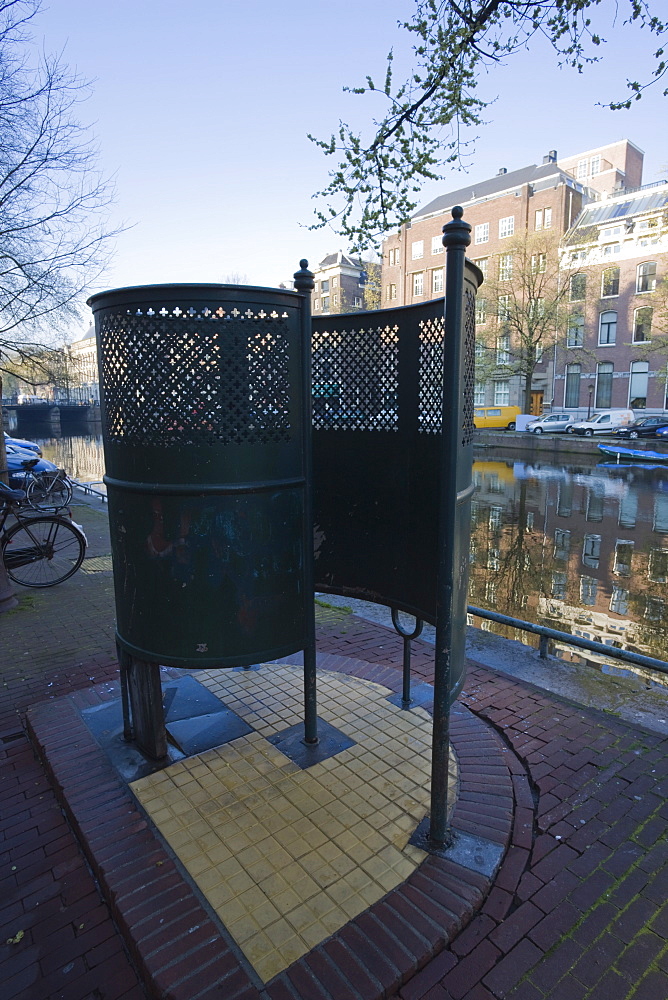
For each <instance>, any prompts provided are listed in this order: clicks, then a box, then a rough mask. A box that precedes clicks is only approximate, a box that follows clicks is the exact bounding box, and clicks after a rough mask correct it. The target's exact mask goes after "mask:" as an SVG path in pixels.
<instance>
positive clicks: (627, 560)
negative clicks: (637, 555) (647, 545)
mask: <svg viewBox="0 0 668 1000" xmlns="http://www.w3.org/2000/svg"><path fill="white" fill-rule="evenodd" d="M632 555H633V542H627V541H625V540H624V539H622V538H618V539H617V541H616V542H615V562H614V564H613V567H612V572H613V573H614V574H615V575H616V576H631V557H632Z"/></svg>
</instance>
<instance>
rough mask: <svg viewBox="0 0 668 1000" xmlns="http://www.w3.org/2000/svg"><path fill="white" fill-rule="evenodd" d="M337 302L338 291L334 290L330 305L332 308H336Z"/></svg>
mask: <svg viewBox="0 0 668 1000" xmlns="http://www.w3.org/2000/svg"><path fill="white" fill-rule="evenodd" d="M338 304H339V294H338V292H335V293H334V295H332V306H333V307H334V309H336V307H337V306H338Z"/></svg>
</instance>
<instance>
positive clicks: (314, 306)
mask: <svg viewBox="0 0 668 1000" xmlns="http://www.w3.org/2000/svg"><path fill="white" fill-rule="evenodd" d="M313 308H314V309H319V308H320V299H314V300H313Z"/></svg>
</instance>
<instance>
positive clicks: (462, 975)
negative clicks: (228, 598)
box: [0, 506, 668, 1000]
mask: <svg viewBox="0 0 668 1000" xmlns="http://www.w3.org/2000/svg"><path fill="white" fill-rule="evenodd" d="M74 517H75V520H77V521H81V522H82V523H83V524H84V526H85V528H86V531H87V533H88V536H89V541H90V543H91V544H90V548H89V553H88V558H87V559H86V561H85V563H84V566H83V569H82V571H80V572H79V573H78V574H76V575H75V576H74V577H73V578H72V579H71V580H68V581H66V582H65V583H64V584H61V585H60V586H59V587H57V588H53V589H52V590H46V591H22V593H21V604H20V606H19V608H18V609H16V610H15V611H13V612H9V613H8V614H5V615H3V616H2V618H0V633H1V634H2V638H3V643H2V650H1V651H0V663H1V664H2V677H3V688H2V699H1V701H0V738H1V740H2V749H1V750H0V754H1V759H2V765H3V766H2V770H1V772H0V773H1V775H2V800H1V801H2V813H1V816H2V818H1V819H0V838H1V839H0V843H1V844H2V853H3V861H4V865H3V875H2V895H1V896H0V914H1V916H0V923H1V924H2V929H1V931H0V941H2V942H3V944H2V945H0V952H1V955H2V958H1V960H2V972H3V990H2V996H3V997H6V998H7V1000H51V998H53V1000H55V998H56V997H58V998H63V1000H121V998H124V1000H139V998H143V997H145V996H149V995H155V996H164V997H167V996H170V997H172V996H173V997H175V998H176V997H179V998H181V997H182V998H183V1000H196V998H200V997H201V998H204V997H206V998H207V1000H208V998H213V997H218V998H220V1000H223V998H224V1000H237V998H239V1000H240V998H242V997H243V998H248V1000H250V998H251V997H256V998H263V1000H264V998H271V1000H349V998H350V1000H358V998H367V1000H375V998H380V997H392V998H401V1000H421V998H425V1000H501V998H506V997H507V998H512V1000H544V998H551V1000H585V998H586V1000H666V998H668V944H667V940H666V939H667V938H668V904H667V903H666V902H665V900H666V898H667V892H666V890H667V888H668V865H667V861H668V844H667V842H666V839H665V829H666V818H667V811H668V806H666V804H665V797H666V790H667V789H668V782H667V781H666V777H667V773H668V772H667V768H666V755H667V752H668V742H667V741H666V739H665V738H664V737H662V736H661V735H660V734H657V733H653V732H649V731H646V730H643V729H641V728H639V727H636V726H633V725H630V724H627V723H624V722H621V721H620V720H619V719H617V718H615V717H614V716H611V715H609V714H607V713H602V712H598V711H596V710H594V709H586V708H582V707H581V706H578V705H576V704H573V703H570V702H567V701H565V700H562V699H560V698H559V697H557V696H555V695H552V694H547V693H546V692H544V691H542V690H540V689H538V688H536V687H533V686H532V685H531V684H528V683H526V682H525V681H520V680H517V679H515V678H511V677H508V676H506V675H503V674H500V673H495V672H494V671H492V670H490V669H488V668H486V667H482V666H480V665H477V664H475V663H470V664H469V671H468V676H467V683H466V685H465V693H464V694H463V696H462V698H461V707H460V708H459V709H458V710H457V712H456V713H455V717H454V719H455V721H454V725H453V731H454V734H455V739H456V741H457V742H456V748H457V752H458V757H459V760H460V765H461V776H460V780H461V785H462V796H461V802H460V803H459V804H458V808H459V813H458V814H457V816H456V824H457V825H458V828H460V829H462V830H464V829H466V825H467V823H468V824H469V829H470V830H471V831H473V830H474V828H475V829H478V831H479V832H481V833H482V834H483V835H484V836H485V837H486V839H487V840H489V841H490V842H492V840H493V838H494V837H495V836H496V838H497V841H496V842H497V843H502V845H503V847H504V849H505V853H504V855H503V860H502V862H501V864H500V867H499V868H498V871H496V872H495V874H494V876H493V879H492V881H491V884H490V882H489V879H485V877H484V876H481V875H478V874H476V873H475V872H473V873H472V874H471V875H470V876H467V875H466V873H465V872H464V873H462V870H461V869H456V866H454V865H452V864H451V863H450V862H448V861H443V862H439V860H438V859H433V858H427V859H426V860H424V861H422V862H421V863H418V867H417V868H416V869H415V871H414V873H413V874H412V875H410V876H409V877H407V878H406V879H405V881H404V882H403V883H402V884H401V885H399V886H396V887H395V888H394V889H390V891H389V892H388V894H387V895H386V896H384V897H383V898H380V899H378V900H376V899H375V898H373V897H371V896H370V897H369V899H370V900H371V902H370V905H369V908H368V909H367V910H365V911H364V912H362V913H357V914H356V915H355V916H353V917H352V918H351V920H350V922H349V923H348V924H347V925H345V926H344V927H342V928H341V929H339V930H337V931H335V932H334V934H333V935H332V937H330V938H328V939H325V940H324V941H322V942H320V943H317V944H316V945H315V946H314V947H313V949H312V951H311V952H310V953H306V954H305V955H304V956H303V957H302V958H300V959H299V960H298V961H295V962H294V964H293V965H289V966H288V967H287V968H286V969H285V970H284V971H282V972H280V973H279V974H278V975H276V976H275V978H273V979H271V980H265V981H264V982H263V981H262V977H261V976H260V977H259V976H258V975H257V973H256V970H255V969H254V968H253V967H251V966H252V962H251V961H250V960H249V959H248V955H247V954H245V953H242V952H243V948H242V947H241V948H240V947H238V946H237V944H236V943H235V940H234V939H233V938H232V937H231V936H230V934H229V933H228V930H229V928H227V927H226V926H224V925H225V924H226V923H227V922H230V923H231V910H229V909H226V908H225V905H224V904H221V909H220V911H217V910H216V908H215V905H214V904H212V903H211V901H210V899H208V897H207V896H206V893H205V892H204V890H203V889H202V886H201V885H200V883H199V882H197V880H196V877H195V876H194V875H193V874H192V873H189V871H188V870H187V867H186V865H185V863H184V862H183V859H181V858H180V857H179V856H178V850H177V849H176V848H175V847H174V846H172V845H171V844H170V842H169V841H168V838H167V836H166V835H165V834H163V833H160V832H159V831H158V828H157V826H156V823H158V822H159V820H160V817H156V821H155V823H154V822H153V820H152V819H149V818H148V813H147V812H145V811H144V808H143V807H142V806H140V805H139V803H138V801H137V800H136V798H135V797H133V796H132V793H131V792H130V791H128V789H127V786H125V787H123V788H122V789H120V790H119V787H118V786H119V781H118V779H117V778H113V780H112V778H110V776H109V765H108V764H107V763H106V760H103V759H102V758H103V756H104V755H102V754H101V751H99V748H98V747H97V746H96V745H95V743H94V741H93V740H92V738H91V737H90V735H89V734H88V733H87V732H86V731H85V726H83V724H82V723H81V721H80V718H81V717H80V715H79V714H77V711H76V708H77V706H79V708H80V707H81V706H84V705H86V704H92V703H96V702H103V701H104V699H105V698H108V697H112V695H113V692H114V685H115V682H116V678H117V666H116V662H115V650H114V636H113V583H112V577H111V572H110V561H109V559H108V553H109V545H108V533H107V525H106V515H105V513H104V512H100V511H96V510H95V509H94V508H92V507H90V506H82V507H77V508H75V510H74ZM318 618H319V620H318V653H319V670H320V671H321V674H322V678H323V680H322V682H321V683H322V685H323V687H326V686H327V683H328V682H327V678H328V677H329V676H331V677H332V682H333V684H334V685H335V686H336V685H337V684H339V683H344V682H345V679H346V678H349V679H350V680H351V682H352V683H354V684H366V685H369V684H372V685H375V686H377V685H382V686H383V688H387V689H389V690H395V691H396V690H400V686H401V662H402V644H401V639H400V638H399V637H398V636H397V635H396V634H395V633H394V632H393V630H391V629H389V628H384V627H383V626H382V625H377V624H373V623H370V622H368V621H361V620H360V619H358V618H355V616H353V615H350V614H347V613H346V612H344V611H342V610H340V609H335V608H320V609H319V613H318ZM291 662H292V663H295V662H297V661H296V659H295V658H291ZM432 663H433V647H430V646H429V645H428V644H426V643H422V642H420V641H419V640H418V641H416V642H415V643H414V656H413V670H414V683H415V684H418V683H419V682H425V683H430V682H431V680H432V679H433V675H432ZM221 673H225V674H227V675H228V676H230V674H231V672H229V671H227V672H221ZM179 676H183V675H182V674H181V675H179ZM193 676H195V677H197V676H198V675H193ZM340 678H343V681H341V680H339V679H340ZM31 706H33V708H32V711H31V713H30V719H31V722H30V725H31V732H32V734H33V739H34V740H35V741H36V742H40V743H41V744H42V750H44V751H45V754H46V758H47V763H46V765H45V764H44V763H43V761H41V760H40V759H38V758H37V757H36V755H35V750H36V745H35V743H33V742H31V738H30V737H29V735H28V728H27V724H26V713H27V711H28V709H29V708H31ZM34 706H39V707H37V708H35V707H34ZM369 711H370V712H371V709H370V710H369ZM374 714H375V709H374ZM406 717H407V716H406V713H404V715H403V718H404V719H405V718H406ZM365 752H366V751H365ZM332 760H333V761H335V760H336V758H332ZM328 767H330V765H329V764H328V765H327V767H326V768H325V769H327V768H328ZM301 773H302V774H306V775H309V771H305V772H301ZM297 778H299V775H297ZM177 783H178V782H177ZM149 784H150V782H149ZM359 787H360V786H359V785H358V788H359ZM365 789H366V785H364V784H363V785H362V787H361V794H357V795H356V796H355V799H356V800H359V802H360V803H361V805H359V808H360V809H363V806H364V794H365ZM77 790H78V791H77ZM416 794H417V793H416ZM350 800H351V801H352V795H351V799H350ZM335 801H336V797H335ZM63 803H64V805H65V809H66V813H67V818H66V817H65V815H64V813H63V808H62V807H63ZM177 808H178V807H177ZM146 809H148V810H149V811H150V808H149V802H148V801H147V803H146ZM202 809H204V805H202ZM128 810H132V811H131V812H130V811H128ZM368 812H369V810H368V809H367V813H368ZM350 822H351V823H353V820H351V821H350ZM354 822H355V826H357V822H359V819H358V818H357V817H355V820H354ZM369 823H371V825H374V814H373V812H372V813H371V818H370V819H369ZM114 824H119V825H118V830H120V831H121V832H120V834H119V836H118V837H117V838H116V839H114V836H112V831H113V830H114ZM376 826H378V824H377V823H376ZM74 829H76V830H77V831H78V837H79V839H78V838H77V836H76V835H75V832H74ZM128 831H131V832H130V833H128ZM344 833H345V834H346V835H348V834H349V833H350V829H346V830H345V831H344ZM342 836H343V834H342ZM124 837H128V841H127V842H128V843H130V844H132V856H130V854H128V853H127V851H125V848H124V849H123V852H121V850H120V847H119V845H120V844H121V842H122V840H123V838H124ZM110 841H111V843H110ZM207 843H208V842H207ZM360 844H362V841H360V842H359V843H358V845H357V847H353V848H351V850H352V851H353V852H354V851H355V850H357V849H358V848H359V847H360ZM416 858H417V855H416ZM418 861H419V859H418ZM365 863H366V862H365ZM367 866H368V863H367ZM368 867H369V866H368ZM378 877H379V878H381V877H382V876H381V875H379V876H378ZM130 885H131V886H132V892H130V891H129V888H128V887H129V886H130ZM453 887H454V888H453ZM133 894H134V902H128V900H129V899H130V900H131V899H132V897H133ZM313 898H314V899H315V896H314V897H313ZM142 907H143V909H141V908H142ZM254 912H255V911H254ZM221 914H222V915H223V917H224V918H225V919H222V920H221ZM329 915H330V916H331V911H330V914H329ZM240 920H241V918H240ZM151 922H154V924H155V926H153V924H152V923H151ZM195 924H197V927H198V928H199V929H198V930H197V931H196V932H195V931H194V930H193V928H194V926H195ZM240 926H241V924H240ZM244 926H245V925H244ZM272 926H273V925H272ZM156 928H157V929H156ZM305 933H306V932H305ZM444 938H450V940H449V944H447V946H446V947H442V942H443V940H444ZM242 944H243V942H242ZM406 970H408V972H407V971H406ZM406 976H408V978H407V979H406V978H405V977H406ZM402 980H404V981H403V982H402ZM149 986H150V988H151V989H152V990H153V992H152V993H149V992H148V988H149Z"/></svg>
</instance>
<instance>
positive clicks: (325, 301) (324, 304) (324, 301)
mask: <svg viewBox="0 0 668 1000" xmlns="http://www.w3.org/2000/svg"><path fill="white" fill-rule="evenodd" d="M321 302H322V308H323V309H329V295H325V297H324V298H323V299H322V300H321Z"/></svg>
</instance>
